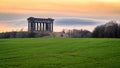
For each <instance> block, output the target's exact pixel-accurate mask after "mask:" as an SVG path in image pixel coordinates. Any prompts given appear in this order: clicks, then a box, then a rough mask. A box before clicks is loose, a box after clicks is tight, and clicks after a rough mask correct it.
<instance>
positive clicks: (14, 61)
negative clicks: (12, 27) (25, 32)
mask: <svg viewBox="0 0 120 68" xmlns="http://www.w3.org/2000/svg"><path fill="white" fill-rule="evenodd" d="M0 68H120V39H92V38H89V39H87V38H81V39H75V38H34V39H33V38H26V39H0Z"/></svg>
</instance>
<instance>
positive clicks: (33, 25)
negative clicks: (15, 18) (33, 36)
mask: <svg viewBox="0 0 120 68" xmlns="http://www.w3.org/2000/svg"><path fill="white" fill-rule="evenodd" d="M27 20H28V32H41V31H43V32H44V31H48V32H53V21H54V19H52V18H34V17H29V18H28V19H27Z"/></svg>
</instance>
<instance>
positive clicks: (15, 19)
mask: <svg viewBox="0 0 120 68" xmlns="http://www.w3.org/2000/svg"><path fill="white" fill-rule="evenodd" d="M119 7H120V1H119V0H100V1H98V0H86V1H80V0H60V1H56V0H44V1H39V0H30V1H28V0H26V1H24V0H20V1H15V0H1V1H0V9H1V10H0V27H1V29H0V32H8V31H19V30H20V29H22V28H23V29H24V30H25V31H27V27H28V26H27V24H28V22H27V18H28V17H31V16H32V17H39V18H44V17H45V18H46V17H47V18H48V17H50V18H53V19H55V22H54V31H55V32H59V31H62V29H86V30H89V31H93V29H94V28H95V27H96V26H97V25H101V24H104V23H107V22H109V21H111V20H115V21H117V23H120V20H119V18H120V9H119ZM66 22H68V23H66Z"/></svg>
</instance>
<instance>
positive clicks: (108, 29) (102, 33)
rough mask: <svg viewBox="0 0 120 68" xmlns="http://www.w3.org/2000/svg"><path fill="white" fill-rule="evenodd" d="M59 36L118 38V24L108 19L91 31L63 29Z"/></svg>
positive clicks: (14, 34) (45, 34)
mask: <svg viewBox="0 0 120 68" xmlns="http://www.w3.org/2000/svg"><path fill="white" fill-rule="evenodd" d="M59 34H60V36H59V37H64V38H120V24H118V23H117V22H116V21H110V22H108V23H106V24H103V25H99V26H97V27H95V29H94V30H93V32H90V31H88V30H82V29H81V30H77V29H73V30H63V31H62V32H59ZM56 36H57V34H55V33H50V32H31V33H29V32H23V31H20V32H6V33H0V38H37V37H56Z"/></svg>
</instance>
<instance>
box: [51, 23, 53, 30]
mask: <svg viewBox="0 0 120 68" xmlns="http://www.w3.org/2000/svg"><path fill="white" fill-rule="evenodd" d="M51 24H52V27H51V28H52V32H53V22H52V23H51Z"/></svg>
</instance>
